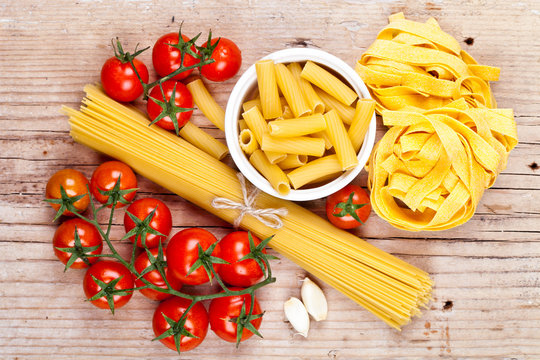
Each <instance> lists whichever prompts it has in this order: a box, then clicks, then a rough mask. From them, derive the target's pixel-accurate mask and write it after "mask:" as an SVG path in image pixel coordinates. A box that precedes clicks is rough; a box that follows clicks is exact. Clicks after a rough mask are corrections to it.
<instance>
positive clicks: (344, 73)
mask: <svg viewBox="0 0 540 360" xmlns="http://www.w3.org/2000/svg"><path fill="white" fill-rule="evenodd" d="M263 59H272V60H274V62H276V63H290V62H304V61H307V60H311V61H313V62H315V63H317V64H320V65H322V66H323V67H326V68H329V69H332V70H333V71H335V72H336V73H338V74H339V75H341V77H342V78H343V79H344V80H346V81H347V82H348V84H349V85H350V86H351V87H352V88H353V90H354V91H356V93H357V94H359V95H360V98H371V96H370V95H369V92H368V89H367V88H366V85H365V84H364V82H363V81H362V79H361V78H360V76H358V74H357V73H356V72H355V71H354V70H353V69H352V68H351V67H350V66H349V65H347V64H346V63H345V62H344V61H343V60H341V59H339V58H337V57H335V56H334V55H331V54H329V53H327V52H324V51H322V50H317V49H306V48H292V49H285V50H280V51H276V52H274V53H271V54H269V55H267V56H265V57H264V58H263ZM256 87H257V74H256V72H255V65H251V66H250V67H249V68H248V69H247V70H246V72H245V73H244V74H243V75H242V76H241V77H240V79H239V80H238V82H237V83H236V85H235V86H234V88H233V90H232V92H231V95H230V97H229V101H228V103H227V109H226V112H225V138H226V140H227V146H228V147H229V151H230V154H231V157H232V158H233V160H234V162H235V164H236V166H237V167H238V169H239V170H240V172H241V173H242V174H243V175H244V176H245V177H246V178H247V179H248V180H249V181H250V182H251V183H252V184H253V185H255V186H256V187H258V188H259V189H260V190H262V191H264V192H265V193H268V194H270V195H272V196H275V197H278V198H281V199H286V200H293V201H307V200H315V199H320V198H323V197H325V196H328V195H330V194H333V193H335V192H336V191H338V190H340V189H341V188H343V187H344V186H345V185H347V184H348V183H350V182H351V181H352V180H353V179H354V178H355V177H356V176H357V175H358V174H359V173H360V171H362V168H363V167H364V165H365V164H366V162H367V160H368V158H369V154H370V153H371V150H372V149H373V144H374V142H375V127H376V120H375V114H373V117H372V119H371V123H370V125H369V129H368V131H367V133H366V137H365V139H364V143H363V145H362V148H361V149H360V151H359V153H358V166H356V167H355V168H353V169H351V170H348V171H346V172H345V173H343V174H342V175H341V176H339V177H338V178H336V179H334V180H332V181H331V182H329V183H326V184H324V185H321V186H319V187H314V188H308V189H299V190H294V189H291V191H290V192H289V193H288V194H287V195H281V194H279V193H278V192H277V191H276V190H274V188H273V187H272V186H271V185H270V183H269V182H268V181H267V180H266V179H265V178H264V177H263V176H262V175H261V174H260V173H259V172H258V171H257V170H256V169H255V168H254V167H253V166H252V165H251V164H250V162H249V160H248V158H247V157H246V155H245V154H244V152H243V151H242V149H241V148H240V144H239V143H238V133H239V132H238V119H240V117H241V113H242V104H243V103H244V102H245V101H247V100H249V99H248V96H251V95H252V94H253V92H254V90H255V88H256Z"/></svg>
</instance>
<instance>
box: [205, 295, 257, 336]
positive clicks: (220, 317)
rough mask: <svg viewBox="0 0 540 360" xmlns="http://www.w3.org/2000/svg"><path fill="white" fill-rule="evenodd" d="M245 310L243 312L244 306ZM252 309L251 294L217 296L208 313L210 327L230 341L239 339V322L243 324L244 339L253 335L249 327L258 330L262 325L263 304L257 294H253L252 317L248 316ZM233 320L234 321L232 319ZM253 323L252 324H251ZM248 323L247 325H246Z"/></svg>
mask: <svg viewBox="0 0 540 360" xmlns="http://www.w3.org/2000/svg"><path fill="white" fill-rule="evenodd" d="M229 290H234V291H237V290H242V288H230V289H229ZM244 304H245V306H244V312H243V313H242V306H243V305H244ZM250 309H251V296H250V295H249V294H245V295H233V296H226V297H220V298H215V299H213V300H212V302H211V303H210V308H209V310H208V313H209V315H210V327H211V329H212V331H214V332H215V333H216V335H217V336H219V337H220V338H222V339H223V340H225V341H228V342H236V341H237V333H236V332H237V328H238V322H240V323H241V324H242V325H241V326H242V337H241V339H240V341H244V340H247V339H249V338H250V337H252V336H253V332H252V331H251V330H249V327H251V326H253V328H255V329H256V330H258V329H259V328H260V327H261V323H262V314H263V312H262V311H261V306H260V305H259V301H258V300H257V298H256V297H255V296H253V312H252V316H251V317H250V319H248V318H247V316H248V315H249V311H250ZM230 320H233V321H230ZM249 324H251V326H250V325H249ZM246 325H247V326H246Z"/></svg>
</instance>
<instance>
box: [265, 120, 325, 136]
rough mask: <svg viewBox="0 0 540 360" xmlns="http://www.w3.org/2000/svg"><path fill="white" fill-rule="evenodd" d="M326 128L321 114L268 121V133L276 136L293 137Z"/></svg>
mask: <svg viewBox="0 0 540 360" xmlns="http://www.w3.org/2000/svg"><path fill="white" fill-rule="evenodd" d="M325 129H326V121H325V120H324V116H322V115H321V114H315V115H310V116H305V117H301V118H296V119H287V120H276V121H270V122H269V123H268V130H269V133H270V135H272V136H277V137H294V136H302V135H307V134H313V133H316V132H319V131H323V130H325Z"/></svg>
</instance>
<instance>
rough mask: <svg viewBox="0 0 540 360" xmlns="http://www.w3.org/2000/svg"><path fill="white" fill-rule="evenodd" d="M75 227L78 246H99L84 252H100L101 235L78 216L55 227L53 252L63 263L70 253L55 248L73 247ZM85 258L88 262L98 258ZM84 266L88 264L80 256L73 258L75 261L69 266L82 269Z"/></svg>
mask: <svg viewBox="0 0 540 360" xmlns="http://www.w3.org/2000/svg"><path fill="white" fill-rule="evenodd" d="M75 229H77V234H78V235H79V239H80V240H81V244H80V246H82V247H83V248H88V247H94V246H99V247H98V248H97V249H96V250H93V251H89V252H86V251H85V253H86V254H92V255H94V254H101V250H102V249H103V240H102V239H101V235H100V234H99V231H97V229H96V228H95V226H94V225H92V224H90V223H89V222H87V221H84V220H82V219H79V218H76V219H70V220H68V221H65V222H64V223H62V225H60V226H59V227H58V229H56V232H55V233H54V237H53V249H54V253H55V254H56V257H57V258H58V259H60V261H61V262H62V263H63V264H67V262H68V261H69V259H70V258H71V256H72V253H69V252H65V251H62V250H58V249H57V248H74V247H75ZM87 259H88V262H89V263H90V264H93V263H95V262H96V261H97V259H98V258H97V257H89V258H87ZM86 267H88V264H86V263H85V262H84V260H82V259H81V258H78V259H77V260H75V262H74V263H73V264H71V266H70V268H72V269H83V268H86Z"/></svg>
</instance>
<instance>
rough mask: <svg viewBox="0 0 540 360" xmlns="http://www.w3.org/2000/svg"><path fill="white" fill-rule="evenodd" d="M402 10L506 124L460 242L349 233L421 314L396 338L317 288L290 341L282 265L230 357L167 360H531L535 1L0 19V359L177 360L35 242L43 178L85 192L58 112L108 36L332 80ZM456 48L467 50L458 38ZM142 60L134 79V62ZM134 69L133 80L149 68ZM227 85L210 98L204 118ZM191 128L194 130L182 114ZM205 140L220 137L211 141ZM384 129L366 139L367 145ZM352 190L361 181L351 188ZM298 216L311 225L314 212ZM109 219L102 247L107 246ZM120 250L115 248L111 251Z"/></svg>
mask: <svg viewBox="0 0 540 360" xmlns="http://www.w3.org/2000/svg"><path fill="white" fill-rule="evenodd" d="M398 11H404V12H405V14H406V16H407V17H409V18H411V19H414V20H419V21H425V20H426V19H427V18H428V17H430V16H434V17H436V18H437V19H438V20H439V21H440V24H441V26H442V28H443V29H444V30H446V31H448V32H449V33H450V34H452V35H453V36H455V37H456V38H457V39H458V40H459V41H460V42H461V44H462V46H463V47H464V48H465V49H467V51H469V52H470V53H472V54H473V56H475V57H476V58H477V59H478V60H479V61H480V62H481V63H486V64H490V65H495V66H500V67H502V75H501V80H500V81H499V82H498V83H495V84H494V85H493V89H494V92H495V95H496V98H497V100H498V102H499V106H500V107H513V108H514V109H515V114H516V119H517V122H518V128H519V129H518V130H519V137H520V144H519V145H518V146H517V147H516V149H515V150H514V151H513V152H512V153H511V155H510V159H509V162H508V168H507V169H506V170H505V171H504V172H503V173H502V174H501V175H500V177H499V178H498V180H497V182H496V183H495V186H494V187H493V188H491V189H490V190H488V191H486V193H485V195H484V198H483V199H482V202H481V204H480V206H479V207H478V210H477V213H476V215H475V216H474V217H473V218H472V219H471V220H470V221H469V222H468V223H467V224H465V225H463V226H461V227H459V228H457V229H453V230H450V231H444V232H437V233H410V232H405V231H398V230H396V229H394V228H392V227H390V226H389V225H388V224H386V223H384V222H383V221H382V220H380V219H379V218H377V217H376V216H375V215H373V216H372V217H371V218H370V220H369V221H368V223H367V224H366V226H364V227H362V228H361V229H360V230H359V231H357V234H358V235H359V236H361V237H364V238H366V239H367V240H368V241H370V242H371V243H373V244H375V245H376V246H378V247H380V248H382V249H384V250H386V251H389V252H391V253H394V254H396V255H397V256H399V257H401V258H403V259H405V260H406V261H409V262H411V263H413V264H415V265H417V266H419V267H420V268H423V269H425V270H427V271H429V272H430V273H431V274H432V276H433V279H434V280H435V289H434V294H433V296H434V299H433V302H432V303H431V304H430V307H429V309H427V310H426V311H425V313H424V315H423V316H422V317H421V318H416V319H414V321H413V322H412V323H411V324H410V325H408V326H406V327H405V328H404V329H403V331H402V332H401V333H398V332H397V331H394V330H392V329H390V328H388V327H387V326H386V325H385V324H384V323H382V322H381V321H379V320H378V319H376V318H375V317H373V316H372V315H371V314H369V313H368V312H367V311H365V310H363V309H362V308H360V307H359V306H358V305H356V304H355V303H354V302H352V301H350V300H349V299H347V298H346V297H345V296H343V295H341V294H340V293H339V292H337V291H335V290H333V289H331V288H329V287H328V286H324V290H325V292H326V294H327V296H328V299H329V306H330V313H329V318H328V320H327V321H324V322H321V323H316V324H313V325H312V329H311V331H310V334H309V338H308V339H303V338H301V337H298V336H293V332H292V331H291V329H290V326H289V324H288V323H286V322H285V321H284V315H283V313H282V310H281V309H282V303H283V301H284V300H286V299H287V298H288V297H289V296H291V295H295V296H298V295H299V279H300V277H301V276H303V274H304V271H303V270H302V269H300V268H299V267H297V266H296V265H294V264H293V263H291V262H290V261H288V260H286V259H282V260H281V261H279V262H278V263H276V264H275V265H274V269H275V273H276V276H277V279H278V280H277V283H276V284H274V285H272V286H269V287H267V288H265V289H262V290H260V291H259V293H258V296H259V297H260V299H261V302H262V305H263V308H264V309H265V310H266V315H265V320H264V322H263V325H262V328H261V331H262V333H263V334H264V336H265V339H264V340H260V339H252V340H249V341H248V342H247V343H244V344H243V345H242V346H241V348H240V349H239V350H236V349H235V348H234V346H233V345H230V344H227V343H224V342H222V341H220V340H219V339H218V338H217V337H216V336H215V335H214V334H213V333H209V335H208V337H207V339H206V340H205V342H204V344H203V345H202V346H200V347H199V348H198V349H196V350H195V351H192V352H190V353H187V354H185V355H184V356H183V357H182V358H184V359H218V358H220V359H229V358H233V357H235V358H242V359H254V358H258V359H275V358H278V357H279V358H284V359H315V358H320V359H369V358H387V359H396V358H403V359H405V358H411V359H418V358H437V357H443V358H499V359H502V358H506V359H510V358H514V359H527V358H531V359H534V358H537V359H538V358H540V276H539V275H540V269H539V265H540V170H537V168H538V165H537V164H538V163H540V115H539V113H540V86H539V84H540V47H539V46H538V45H539V43H538V31H539V30H538V28H539V27H540V3H539V2H538V1H522V2H514V1H503V0H501V1H486V0H473V1H467V0H461V1H450V0H448V1H443V0H439V1H437V0H434V1H432V2H423V1H418V2H415V1H392V0H379V1H359V0H349V1H343V2H339V1H335V2H325V1H316V2H307V1H301V2H277V1H275V2H271V1H255V0H251V1H233V0H227V1H219V2H207V1H202V0H201V1H197V0H186V1H182V2H175V1H151V0H137V1H135V0H133V1H112V0H111V1H105V0H103V1H90V0H79V1H61V0H54V1H31V0H7V1H3V2H2V4H0V41H1V42H0V44H1V45H0V134H1V135H0V169H1V171H0V195H1V198H0V234H1V235H0V295H1V297H0V358H2V359H27V358H28V359H95V358H99V359H105V358H107V359H126V358H147V359H149V358H152V359H165V358H167V359H169V358H178V355H175V353H174V352H172V351H170V350H168V349H166V348H165V347H163V346H162V345H161V344H159V343H153V342H150V339H151V338H152V337H153V333H152V330H151V316H152V313H153V309H154V308H155V306H156V305H155V303H153V302H151V301H149V300H147V299H145V298H144V297H142V296H141V295H140V294H137V295H135V296H134V298H133V299H132V301H131V302H130V303H129V304H128V306H126V307H125V308H124V309H121V311H118V312H117V314H116V315H115V316H114V317H113V316H112V315H111V314H110V313H108V312H106V311H102V310H98V309H97V308H94V307H93V306H92V305H90V304H88V303H87V302H85V301H84V294H83V291H82V286H81V279H82V276H83V272H81V271H68V272H67V273H63V272H62V269H63V266H62V265H61V264H60V263H59V262H58V261H57V260H56V258H55V256H54V254H53V251H52V247H51V238H52V235H53V233H54V231H55V229H56V226H57V225H56V224H53V223H51V221H50V220H51V218H52V216H53V212H52V210H51V209H50V208H49V207H48V206H47V205H46V204H44V203H43V202H42V199H43V194H44V188H45V184H46V181H47V179H48V178H49V176H51V175H52V174H53V173H54V172H55V171H57V170H60V169H63V168H66V167H74V168H77V169H79V170H81V171H82V172H84V173H85V174H86V175H87V176H90V175H91V173H92V170H93V169H94V168H95V167H96V166H97V165H98V164H99V163H101V162H102V161H104V160H105V158H104V157H102V156H100V155H98V154H96V153H95V152H93V151H91V150H90V149H87V148H85V147H83V146H81V145H78V144H75V143H74V142H73V141H72V140H71V138H70V137H69V134H68V130H69V126H68V123H67V119H66V117H65V116H62V115H61V114H60V113H59V108H60V105H61V104H67V105H70V106H72V107H76V106H78V105H79V102H80V100H81V98H82V95H83V93H82V88H83V85H85V84H87V83H90V82H95V81H97V80H98V78H99V70H100V67H101V64H102V63H103V61H105V59H106V58H108V57H109V56H110V55H111V48H110V45H109V43H110V39H111V38H112V37H114V36H119V37H120V38H121V39H122V41H123V42H124V43H125V44H127V45H128V46H127V47H128V48H129V49H131V48H133V47H134V46H135V44H136V43H137V42H140V43H141V45H144V46H147V45H151V44H153V42H154V41H155V40H156V39H157V38H158V37H159V36H160V35H162V34H164V33H166V32H170V31H176V30H177V28H178V25H179V22H180V21H182V20H185V24H184V29H185V33H187V34H190V35H193V34H195V33H197V32H199V31H203V32H206V30H207V29H209V28H211V29H212V30H213V31H214V33H215V34H216V35H220V36H225V37H228V38H231V39H234V40H235V41H236V42H237V43H238V45H239V46H240V48H241V49H242V51H243V56H244V64H243V66H242V69H246V68H247V66H249V65H250V64H252V63H253V62H254V61H255V60H256V59H258V58H260V57H262V56H264V55H266V54H268V53H269V52H271V51H275V50H279V49H283V48H286V47H292V46H310V47H318V48H321V49H324V50H326V51H329V52H331V53H333V54H335V55H337V56H339V57H341V58H342V59H344V60H345V61H346V62H347V63H349V64H350V65H353V64H354V62H355V60H356V59H357V58H358V57H359V56H360V54H361V53H362V52H363V51H364V50H365V49H366V48H367V46H369V44H370V43H371V42H372V41H373V39H374V38H375V35H376V34H377V32H378V30H379V29H380V28H382V27H383V26H384V25H385V24H386V23H387V16H388V15H390V14H391V13H394V12H398ZM468 38H470V39H469V40H468V41H467V42H465V40H466V39H468ZM142 59H143V60H144V61H145V62H146V63H147V64H148V65H150V64H151V61H150V56H149V54H148V53H147V54H145V55H143V56H142ZM149 68H150V66H149ZM233 84H234V80H231V81H228V82H226V83H224V84H216V85H210V88H211V91H212V93H213V94H215V96H216V97H217V100H218V101H219V103H221V104H222V105H225V104H226V101H227V96H228V94H229V92H230V90H231V88H232V86H233ZM194 122H195V123H197V124H202V125H205V126H206V127H207V128H208V129H210V128H211V127H210V126H208V124H209V123H208V122H207V121H206V120H205V119H204V118H203V117H202V116H200V115H199V113H196V116H195V119H194ZM210 131H211V132H212V133H214V134H215V135H216V136H218V137H221V138H222V135H221V134H220V133H219V132H218V131H215V130H211V129H210ZM383 131H384V129H383V128H382V127H380V128H379V131H378V133H379V136H381V134H382V133H383ZM139 181H140V187H141V189H142V190H141V192H140V196H149V195H152V196H156V197H158V198H160V199H162V200H164V201H166V202H167V203H168V204H169V205H170V207H171V208H172V210H173V214H174V225H175V229H174V230H173V231H178V230H179V229H182V228H185V227H190V226H202V227H205V228H207V229H209V230H210V231H212V232H213V233H214V234H215V235H216V236H218V237H220V236H222V235H224V234H225V233H226V232H227V231H229V229H230V227H229V226H228V224H226V223H224V222H223V221H221V220H219V219H217V218H215V217H213V216H211V215H209V214H207V213H205V212H204V211H202V210H200V209H198V208H196V207H195V206H193V205H191V204H189V203H186V202H185V201H184V200H182V199H181V198H179V197H177V196H174V195H172V194H171V193H169V192H168V191H166V190H165V189H163V188H160V187H158V186H156V185H154V184H152V183H150V182H149V181H147V180H145V179H143V178H141V177H139ZM357 182H358V183H359V184H365V174H363V175H362V176H360V177H359V178H358V180H357ZM306 206H307V207H309V208H310V209H312V210H313V211H315V212H317V213H319V214H321V215H322V209H323V202H322V201H313V202H310V203H307V204H306ZM122 228H123V227H122V226H121V218H120V217H117V218H116V220H115V226H114V231H113V236H114V238H116V239H118V238H120V237H121V236H122ZM119 247H120V248H122V249H123V251H127V247H128V246H127V244H119Z"/></svg>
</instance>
